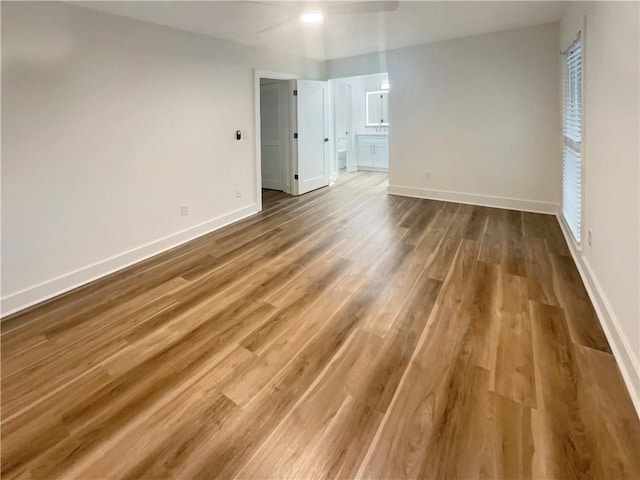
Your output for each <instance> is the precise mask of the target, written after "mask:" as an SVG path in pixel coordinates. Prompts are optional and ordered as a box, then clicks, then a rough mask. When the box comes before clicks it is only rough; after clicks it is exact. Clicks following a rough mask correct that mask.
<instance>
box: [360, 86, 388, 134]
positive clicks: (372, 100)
mask: <svg viewBox="0 0 640 480" xmlns="http://www.w3.org/2000/svg"><path fill="white" fill-rule="evenodd" d="M365 100H366V102H365V105H366V114H365V126H367V127H381V126H382V127H384V126H387V125H389V92H388V91H386V90H379V91H375V92H366V98H365Z"/></svg>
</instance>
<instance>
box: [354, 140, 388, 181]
mask: <svg viewBox="0 0 640 480" xmlns="http://www.w3.org/2000/svg"><path fill="white" fill-rule="evenodd" d="M356 137H357V143H358V170H372V171H376V172H388V171H389V136H388V135H386V134H380V133H369V134H366V133H362V134H357V135H356Z"/></svg>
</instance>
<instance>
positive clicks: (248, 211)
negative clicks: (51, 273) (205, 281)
mask: <svg viewBox="0 0 640 480" xmlns="http://www.w3.org/2000/svg"><path fill="white" fill-rule="evenodd" d="M258 211H259V209H258V205H257V204H255V203H254V204H251V205H248V206H246V207H243V208H241V209H238V210H235V211H233V212H230V213H227V214H226V215H222V216H220V217H216V218H214V219H211V220H208V221H206V222H204V223H201V224H199V225H195V226H193V227H190V228H188V229H186V230H182V231H181V232H177V233H174V234H172V235H169V236H167V237H164V238H161V239H159V240H155V241H153V242H150V243H147V244H146V245H142V246H140V247H137V248H134V249H132V250H129V251H127V252H123V253H121V254H118V255H116V256H114V257H111V258H107V259H105V260H101V261H99V262H96V263H94V264H92V265H87V266H86V267H83V268H80V269H78V270H75V271H73V272H69V273H66V274H64V275H61V276H59V277H56V278H53V279H51V280H48V281H46V282H43V283H40V284H38V285H34V286H33V287H29V288H26V289H24V290H21V291H19V292H16V293H13V294H11V295H7V296H6V297H4V298H2V300H1V301H0V302H1V307H0V308H1V311H2V317H3V318H4V317H6V316H7V315H10V314H12V313H15V312H18V311H20V310H23V309H25V308H27V307H30V306H32V305H35V304H37V303H40V302H42V301H44V300H48V299H50V298H53V297H55V296H57V295H60V294H62V293H65V292H68V291H69V290H73V289H74V288H77V287H80V286H82V285H85V284H87V283H89V282H92V281H94V280H97V279H99V278H101V277H104V276H105V275H109V274H110V273H113V272H116V271H118V270H121V269H123V268H125V267H128V266H130V265H133V264H135V263H138V262H140V261H142V260H145V259H147V258H149V257H152V256H154V255H157V254H159V253H162V252H164V251H166V250H170V249H171V248H174V247H177V246H178V245H181V244H183V243H186V242H188V241H190V240H193V239H195V238H197V237H200V236H202V235H205V234H207V233H210V232H213V231H214V230H218V229H220V228H222V227H224V226H226V225H229V224H230V223H234V222H237V221H239V220H242V219H243V218H246V217H249V216H251V215H254V214H256V213H258Z"/></svg>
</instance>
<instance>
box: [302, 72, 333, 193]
mask: <svg viewBox="0 0 640 480" xmlns="http://www.w3.org/2000/svg"><path fill="white" fill-rule="evenodd" d="M296 90H297V91H298V94H297V96H296V97H295V98H296V100H297V109H296V112H297V126H298V128H297V134H298V140H297V160H298V161H297V167H298V168H297V172H298V173H297V175H298V182H297V184H298V189H297V194H298V195H301V194H303V193H307V192H310V191H311V190H315V189H316V188H320V187H325V186H327V185H329V152H328V149H329V136H328V133H329V85H328V83H327V82H320V81H315V80H296Z"/></svg>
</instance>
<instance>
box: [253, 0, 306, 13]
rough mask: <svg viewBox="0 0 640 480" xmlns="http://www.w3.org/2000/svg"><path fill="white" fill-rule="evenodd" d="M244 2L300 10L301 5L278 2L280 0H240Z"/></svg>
mask: <svg viewBox="0 0 640 480" xmlns="http://www.w3.org/2000/svg"><path fill="white" fill-rule="evenodd" d="M240 1H241V2H243V3H252V4H254V5H262V6H263V7H278V8H282V9H285V10H289V11H291V10H298V9H299V7H298V6H297V5H296V4H295V3H294V2H278V1H267V0H264V1H260V0H240Z"/></svg>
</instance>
